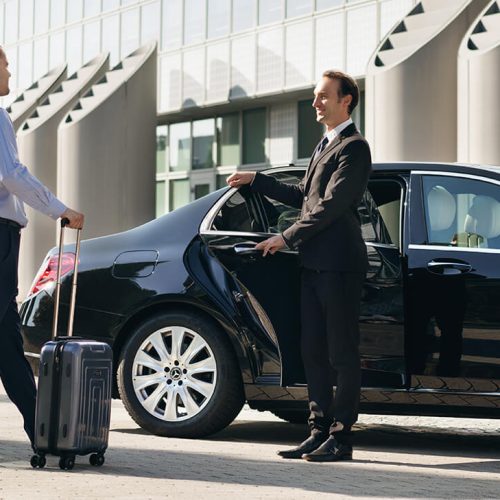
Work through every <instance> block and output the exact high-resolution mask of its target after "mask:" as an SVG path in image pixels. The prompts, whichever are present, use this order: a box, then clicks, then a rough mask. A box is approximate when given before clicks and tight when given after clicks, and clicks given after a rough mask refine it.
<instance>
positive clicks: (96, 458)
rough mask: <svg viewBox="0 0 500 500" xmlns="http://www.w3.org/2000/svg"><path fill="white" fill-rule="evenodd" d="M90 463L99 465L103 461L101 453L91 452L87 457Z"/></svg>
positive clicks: (95, 465)
mask: <svg viewBox="0 0 500 500" xmlns="http://www.w3.org/2000/svg"><path fill="white" fill-rule="evenodd" d="M89 462H90V465H93V466H94V467H100V466H101V465H102V464H103V463H104V455H103V454H102V453H92V455H90V457H89Z"/></svg>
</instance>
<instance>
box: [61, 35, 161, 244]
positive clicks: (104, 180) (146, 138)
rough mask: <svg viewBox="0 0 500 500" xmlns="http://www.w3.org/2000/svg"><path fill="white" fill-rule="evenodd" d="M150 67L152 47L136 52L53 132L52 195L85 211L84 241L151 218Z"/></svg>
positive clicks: (153, 59) (153, 116)
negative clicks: (55, 176) (55, 179)
mask: <svg viewBox="0 0 500 500" xmlns="http://www.w3.org/2000/svg"><path fill="white" fill-rule="evenodd" d="M156 68H157V50H156V44H148V45H146V46H144V47H141V48H140V49H138V50H136V51H135V52H133V53H132V54H130V56H128V57H127V58H125V59H124V60H123V61H122V62H121V63H120V64H119V65H117V66H116V67H114V68H113V69H112V70H110V71H108V72H107V73H106V74H105V75H104V77H103V78H102V79H101V80H100V81H99V82H98V83H96V84H95V85H93V86H92V88H91V89H90V90H89V92H88V93H87V94H86V95H85V96H83V97H82V98H81V99H80V100H79V101H78V103H76V105H75V106H74V108H73V110H72V111H71V112H70V113H69V114H68V115H67V116H66V118H65V119H64V121H63V123H61V126H60V127H59V141H58V142H59V151H58V193H59V195H60V197H61V198H62V199H63V200H66V201H67V202H68V203H70V204H71V205H72V206H74V207H75V208H76V209H78V210H81V211H83V212H84V213H85V230H84V237H85V238H93V237H97V236H102V235H105V234H110V233H114V232H119V231H124V230H126V229H130V228H132V227H134V226H137V225H139V224H142V223H144V222H147V221H149V220H151V219H154V217H155V172H156ZM72 236H74V235H72Z"/></svg>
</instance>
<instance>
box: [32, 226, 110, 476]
mask: <svg viewBox="0 0 500 500" xmlns="http://www.w3.org/2000/svg"><path fill="white" fill-rule="evenodd" d="M67 222H68V221H67V220H63V221H61V236H60V241H59V263H60V262H62V249H63V241H64V226H65V225H66V224H67ZM75 253H76V255H75V269H74V273H73V282H72V287H71V300H70V308H69V323H68V336H66V337H57V320H58V312H59V299H60V287H61V268H60V266H59V267H58V270H57V284H56V291H55V304H54V323H53V328H52V341H49V342H47V343H46V344H45V345H44V346H43V348H42V352H41V354H40V369H39V376H38V394H37V402H36V420H35V444H34V449H35V455H33V456H32V457H31V465H32V466H33V467H40V468H41V467H44V466H45V464H46V458H45V455H47V454H51V455H57V456H59V457H60V459H59V467H60V468H61V469H66V470H69V469H72V468H73V466H74V464H75V457H76V455H88V454H91V455H90V463H91V464H92V465H96V466H100V465H102V464H103V463H104V452H105V451H106V448H107V446H108V434H109V422H110V416H111V385H112V376H113V353H112V351H111V348H110V347H109V345H108V344H106V343H104V342H95V341H92V340H87V339H79V338H77V337H73V336H72V331H73V317H74V310H75V297H76V286H77V276H78V259H79V253H80V230H78V234H77V241H76V252H75Z"/></svg>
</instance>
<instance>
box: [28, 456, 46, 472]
mask: <svg viewBox="0 0 500 500" xmlns="http://www.w3.org/2000/svg"><path fill="white" fill-rule="evenodd" d="M46 463H47V459H46V458H45V456H44V455H33V456H32V457H31V460H30V464H31V467H33V469H36V468H37V467H38V468H40V469H43V468H44V467H45V464H46Z"/></svg>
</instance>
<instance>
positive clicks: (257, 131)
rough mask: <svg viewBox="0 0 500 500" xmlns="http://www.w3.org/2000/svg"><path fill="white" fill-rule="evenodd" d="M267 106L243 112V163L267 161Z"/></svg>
mask: <svg viewBox="0 0 500 500" xmlns="http://www.w3.org/2000/svg"><path fill="white" fill-rule="evenodd" d="M266 121H267V114H266V108H258V109H251V110H248V111H244V112H243V163H264V162H265V161H266V149H265V144H266V129H267V127H266Z"/></svg>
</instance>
